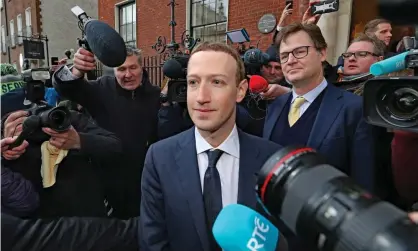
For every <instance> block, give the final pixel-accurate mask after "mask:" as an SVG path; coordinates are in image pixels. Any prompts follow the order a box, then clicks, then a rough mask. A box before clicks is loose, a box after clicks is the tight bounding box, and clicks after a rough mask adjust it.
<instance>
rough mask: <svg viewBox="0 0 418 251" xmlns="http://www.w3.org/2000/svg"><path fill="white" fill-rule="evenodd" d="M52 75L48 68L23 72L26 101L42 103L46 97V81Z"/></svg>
mask: <svg viewBox="0 0 418 251" xmlns="http://www.w3.org/2000/svg"><path fill="white" fill-rule="evenodd" d="M50 78H51V75H50V73H49V69H48V68H35V69H27V70H24V71H22V79H23V81H24V82H25V83H26V85H25V95H26V100H29V101H30V102H32V103H35V104H37V103H40V102H41V101H42V100H43V99H44V96H45V81H46V80H48V79H50Z"/></svg>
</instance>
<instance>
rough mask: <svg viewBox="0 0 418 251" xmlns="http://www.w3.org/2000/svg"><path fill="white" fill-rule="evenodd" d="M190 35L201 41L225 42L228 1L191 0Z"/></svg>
mask: <svg viewBox="0 0 418 251" xmlns="http://www.w3.org/2000/svg"><path fill="white" fill-rule="evenodd" d="M191 5H192V6H191V31H192V32H191V33H192V36H193V37H194V38H200V39H201V40H202V41H211V42H226V35H225V33H226V29H227V27H226V21H227V19H228V0H191Z"/></svg>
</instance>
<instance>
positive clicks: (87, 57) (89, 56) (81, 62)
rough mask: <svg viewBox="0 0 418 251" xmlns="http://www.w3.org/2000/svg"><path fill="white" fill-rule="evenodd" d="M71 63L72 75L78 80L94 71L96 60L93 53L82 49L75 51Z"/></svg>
mask: <svg viewBox="0 0 418 251" xmlns="http://www.w3.org/2000/svg"><path fill="white" fill-rule="evenodd" d="M73 62H74V67H73V69H72V73H73V74H74V75H75V76H77V77H79V78H81V77H83V76H84V74H85V73H86V72H88V71H92V70H95V69H96V59H95V58H94V55H93V53H91V52H90V51H88V50H86V49H84V48H79V49H78V50H77V52H76V53H75V54H74V60H73Z"/></svg>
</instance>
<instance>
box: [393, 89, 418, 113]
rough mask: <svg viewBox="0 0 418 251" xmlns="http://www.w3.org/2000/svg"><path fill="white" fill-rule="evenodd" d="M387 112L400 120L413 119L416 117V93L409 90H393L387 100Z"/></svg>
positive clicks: (417, 106)
mask: <svg viewBox="0 0 418 251" xmlns="http://www.w3.org/2000/svg"><path fill="white" fill-rule="evenodd" d="M387 108H388V110H389V112H390V113H391V114H392V115H393V116H394V117H396V118H399V119H402V120H409V119H413V118H415V117H417V116H418V92H417V91H416V90H414V89H411V88H400V89H398V90H395V92H393V94H392V95H390V96H389V98H388V106H387Z"/></svg>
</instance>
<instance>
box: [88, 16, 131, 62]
mask: <svg viewBox="0 0 418 251" xmlns="http://www.w3.org/2000/svg"><path fill="white" fill-rule="evenodd" d="M84 31H85V33H86V40H87V42H88V44H89V46H90V49H91V51H92V53H93V54H94V55H95V56H96V57H97V58H98V59H99V60H100V62H102V63H103V64H104V65H106V66H109V67H118V66H121V65H122V64H123V63H124V62H125V60H126V45H125V42H124V41H123V38H122V37H121V36H120V35H119V33H117V32H116V31H115V30H114V29H113V28H112V27H110V26H109V25H108V24H106V23H104V22H101V21H99V20H90V21H89V22H87V23H86V24H85V27H84Z"/></svg>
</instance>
